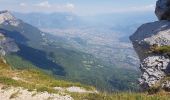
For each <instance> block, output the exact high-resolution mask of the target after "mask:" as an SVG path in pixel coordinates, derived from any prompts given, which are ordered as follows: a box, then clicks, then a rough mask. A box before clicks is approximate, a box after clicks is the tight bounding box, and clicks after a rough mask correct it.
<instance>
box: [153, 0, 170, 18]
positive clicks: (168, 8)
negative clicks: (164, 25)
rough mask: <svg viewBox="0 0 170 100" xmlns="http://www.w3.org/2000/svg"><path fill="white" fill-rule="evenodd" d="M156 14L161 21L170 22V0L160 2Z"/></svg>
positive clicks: (159, 0) (157, 4)
mask: <svg viewBox="0 0 170 100" xmlns="http://www.w3.org/2000/svg"><path fill="white" fill-rule="evenodd" d="M155 14H156V16H157V17H158V19H159V20H170V0H158V1H157V3H156V9H155Z"/></svg>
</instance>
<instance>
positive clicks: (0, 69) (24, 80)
mask: <svg viewBox="0 0 170 100" xmlns="http://www.w3.org/2000/svg"><path fill="white" fill-rule="evenodd" d="M0 83H1V84H4V85H7V86H15V87H24V88H26V89H28V90H31V91H32V90H34V89H36V90H37V91H40V92H43V91H47V92H49V93H57V91H56V90H54V87H63V88H66V87H71V86H79V87H83V88H85V89H89V90H94V88H93V87H90V86H86V85H82V84H80V83H72V82H66V81H62V80H56V79H55V78H53V77H52V76H49V75H47V74H45V73H44V72H42V71H40V70H39V69H25V70H12V69H10V66H8V65H7V64H5V63H4V62H3V61H1V60H0Z"/></svg>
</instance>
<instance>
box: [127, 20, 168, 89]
mask: <svg viewBox="0 0 170 100" xmlns="http://www.w3.org/2000/svg"><path fill="white" fill-rule="evenodd" d="M130 40H131V41H132V43H133V46H134V48H135V50H136V52H137V54H138V56H139V58H140V61H141V65H140V69H141V71H142V75H141V78H140V79H139V83H140V85H141V86H142V87H143V88H144V89H148V88H150V87H153V86H154V85H156V84H157V83H159V82H160V81H161V80H162V79H164V78H165V77H166V76H167V74H169V72H170V70H169V69H170V58H169V56H167V55H164V54H162V55H160V54H154V53H152V52H150V48H151V47H152V46H153V45H157V46H170V22H169V21H157V22H152V23H147V24H144V25H142V26H141V27H139V28H138V30H137V31H136V32H135V33H134V34H133V35H132V36H131V37H130Z"/></svg>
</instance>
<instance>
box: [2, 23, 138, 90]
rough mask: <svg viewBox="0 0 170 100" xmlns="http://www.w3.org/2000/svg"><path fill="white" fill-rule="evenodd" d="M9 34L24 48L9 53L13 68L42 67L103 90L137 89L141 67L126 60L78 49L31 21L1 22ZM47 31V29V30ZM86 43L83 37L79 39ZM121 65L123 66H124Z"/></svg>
mask: <svg viewBox="0 0 170 100" xmlns="http://www.w3.org/2000/svg"><path fill="white" fill-rule="evenodd" d="M0 28H1V29H2V30H3V31H4V32H5V33H4V34H5V36H7V37H10V38H12V39H13V40H14V41H15V42H16V44H17V45H18V47H19V49H20V51H18V52H17V53H15V54H9V55H7V57H6V59H7V63H8V64H9V65H11V66H12V69H20V70H21V69H30V68H33V69H41V70H43V71H44V72H46V73H48V74H50V75H53V76H54V77H56V78H57V79H60V80H67V81H72V82H80V83H81V84H86V85H91V86H94V87H96V88H97V89H99V90H102V91H109V92H112V91H129V90H131V91H137V90H138V89H139V87H138V85H137V82H136V80H137V78H138V71H137V70H136V69H135V68H134V69H130V68H128V67H129V64H127V63H129V62H127V63H126V64H124V63H122V62H121V63H118V62H116V61H115V63H116V64H115V65H113V64H109V63H108V62H105V61H103V59H98V58H96V57H94V56H93V55H91V54H88V53H84V52H83V51H81V50H77V49H75V48H74V46H71V45H69V44H67V43H66V41H65V40H64V39H61V38H57V37H56V38H54V36H52V35H49V34H46V35H45V37H43V36H42V35H41V34H42V32H41V31H39V30H38V29H37V28H35V27H32V26H31V25H28V24H25V23H21V24H20V25H19V26H18V27H13V26H10V25H5V26H0ZM44 34H45V33H44ZM76 41H79V43H81V44H82V43H83V41H81V40H80V39H76ZM115 56H117V55H115ZM120 58H122V56H121V54H120ZM120 66H122V67H121V68H120Z"/></svg>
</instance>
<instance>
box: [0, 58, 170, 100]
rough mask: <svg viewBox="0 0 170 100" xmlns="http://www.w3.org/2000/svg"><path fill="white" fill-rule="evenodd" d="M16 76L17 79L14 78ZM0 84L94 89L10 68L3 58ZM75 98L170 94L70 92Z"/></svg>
mask: <svg viewBox="0 0 170 100" xmlns="http://www.w3.org/2000/svg"><path fill="white" fill-rule="evenodd" d="M16 78H17V79H16ZM0 84H3V85H5V86H4V87H3V88H2V89H6V88H7V87H9V86H14V87H23V88H25V89H28V90H29V91H33V90H35V89H36V90H37V91H38V92H44V91H47V92H49V93H60V92H59V91H57V90H54V87H64V88H65V87H70V86H78V87H83V88H85V89H87V90H94V88H93V87H90V86H86V85H82V84H79V83H72V82H66V81H62V80H58V79H55V78H53V77H52V76H49V75H47V74H45V73H44V72H42V71H40V70H39V69H32V68H30V69H25V70H16V69H11V68H10V66H8V65H7V64H5V63H4V62H3V60H0ZM67 94H69V95H71V96H72V97H73V98H74V99H75V100H168V99H169V98H170V95H169V94H167V93H163V92H160V93H157V94H154V95H148V94H147V93H133V92H127V93H121V92H117V93H112V94H109V93H102V92H99V93H70V92H67ZM17 95H19V92H18V91H17V92H14V93H13V94H11V97H10V98H11V99H12V98H16V97H17Z"/></svg>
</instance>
